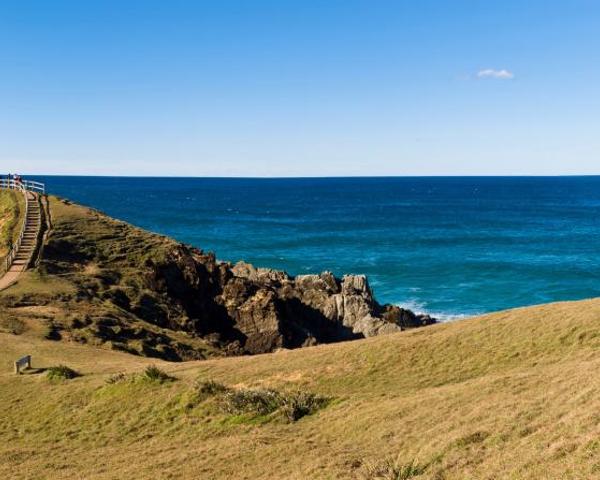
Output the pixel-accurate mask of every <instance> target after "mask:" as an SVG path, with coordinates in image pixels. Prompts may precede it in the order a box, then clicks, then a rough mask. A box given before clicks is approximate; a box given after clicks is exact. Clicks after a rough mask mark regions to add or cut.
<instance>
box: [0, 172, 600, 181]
mask: <svg viewBox="0 0 600 480" xmlns="http://www.w3.org/2000/svg"><path fill="white" fill-rule="evenodd" d="M11 174H13V173H12V172H11ZM5 175H6V174H5ZM5 175H2V176H5ZM21 175H22V176H23V177H36V176H38V177H84V178H85V177H88V178H174V179H192V178H197V179H219V180H228V179H231V180H286V179H288V180H294V179H296V180H301V179H346V178H560V177H600V173H583V174H579V173H568V174H502V175H496V174H468V175H437V174H435V175H297V176H259V175H253V176H250V175H248V176H246V175H205V176H202V175H111V174H86V175H82V174H73V173H68V174H62V173H35V174H32V173H23V174H21Z"/></svg>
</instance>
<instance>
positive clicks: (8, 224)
mask: <svg viewBox="0 0 600 480" xmlns="http://www.w3.org/2000/svg"><path fill="white" fill-rule="evenodd" d="M24 207H25V200H24V199H23V196H22V195H21V194H20V193H17V192H14V191H12V190H4V189H0V260H1V259H3V258H4V257H6V255H7V254H8V248H9V246H10V244H11V243H12V242H14V241H15V240H16V239H17V237H18V235H19V233H20V232H19V229H18V228H17V227H19V226H20V225H21V222H22V221H23V215H24V214H25V208H24Z"/></svg>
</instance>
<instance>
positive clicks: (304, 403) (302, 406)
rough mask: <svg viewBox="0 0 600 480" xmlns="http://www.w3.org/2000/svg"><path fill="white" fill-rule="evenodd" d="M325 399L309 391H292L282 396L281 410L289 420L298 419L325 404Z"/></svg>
mask: <svg viewBox="0 0 600 480" xmlns="http://www.w3.org/2000/svg"><path fill="white" fill-rule="evenodd" d="M326 403H327V400H326V399H325V398H324V397H320V396H318V395H315V394H314V393H311V392H300V391H298V392H292V393H289V394H287V395H285V396H283V397H282V402H281V412H282V413H283V415H284V417H285V418H287V419H288V420H289V421H290V422H295V421H297V420H300V419H301V418H302V417H304V416H306V415H310V414H311V413H314V412H316V411H317V410H318V409H320V408H321V407H323V406H325V404H326Z"/></svg>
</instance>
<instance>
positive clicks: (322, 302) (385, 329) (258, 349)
mask: <svg viewBox="0 0 600 480" xmlns="http://www.w3.org/2000/svg"><path fill="white" fill-rule="evenodd" d="M153 272H154V277H153V279H152V284H153V286H154V288H155V289H156V288H157V287H158V286H159V285H160V286H162V288H163V289H164V291H165V293H166V294H167V295H168V296H169V298H170V299H172V300H174V301H176V302H177V303H178V304H179V306H180V307H181V309H182V310H183V311H185V313H186V317H187V318H189V319H190V323H189V324H178V325H170V328H183V329H190V330H191V331H193V332H200V333H202V334H205V335H206V334H212V335H213V337H214V338H217V339H218V341H219V342H221V343H224V344H227V346H228V348H229V350H230V351H235V352H238V353H264V352H270V351H273V350H276V349H278V348H297V347H302V346H307V345H315V344H318V343H329V342H337V341H342V340H350V339H356V338H363V337H370V336H373V335H380V334H386V333H393V332H399V331H401V330H404V329H407V328H415V327H421V326H425V325H430V324H432V323H435V319H433V318H431V317H429V316H428V315H417V314H415V313H413V312H411V311H410V310H406V309H402V308H400V307H397V306H394V305H384V306H382V305H379V304H378V303H377V302H376V301H375V299H374V298H373V293H372V291H371V289H370V287H369V284H368V281H367V278H366V277H365V276H364V275H345V276H344V277H343V278H342V279H339V278H336V277H335V276H334V275H333V274H332V273H330V272H323V273H321V274H319V275H299V276H296V277H291V276H289V275H287V274H286V273H285V272H281V271H276V270H271V269H265V268H255V267H253V266H252V265H250V264H247V263H245V262H239V263H237V264H236V265H234V266H232V265H231V264H229V263H225V262H218V261H217V260H216V259H215V257H214V256H213V255H212V254H208V255H206V254H203V253H202V252H201V251H199V250H196V249H189V250H187V251H186V249H183V248H182V249H181V250H180V251H179V254H178V255H176V256H173V257H172V259H171V260H169V261H168V262H167V263H166V264H161V265H156V266H155V267H154V269H153ZM148 320H150V321H151V319H150V318H149V319H148Z"/></svg>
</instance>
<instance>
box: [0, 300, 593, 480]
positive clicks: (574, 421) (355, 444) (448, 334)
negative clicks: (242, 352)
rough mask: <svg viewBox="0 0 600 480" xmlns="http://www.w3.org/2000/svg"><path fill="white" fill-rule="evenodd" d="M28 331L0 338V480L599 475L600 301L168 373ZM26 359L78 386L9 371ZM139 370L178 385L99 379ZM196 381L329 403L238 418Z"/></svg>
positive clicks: (169, 367) (179, 367)
mask: <svg viewBox="0 0 600 480" xmlns="http://www.w3.org/2000/svg"><path fill="white" fill-rule="evenodd" d="M27 326H28V328H29V329H28V330H27V331H26V332H25V333H23V334H22V335H18V336H16V335H10V334H0V365H1V366H2V373H1V374H0V405H2V410H3V414H2V415H0V477H2V478H11V479H24V478H31V479H33V478H36V479H37V478H65V479H67V478H68V479H72V478H86V479H88V478H94V479H109V478H110V479H117V478H136V479H145V478H148V479H150V478H152V479H154V478H193V479H217V478H236V479H237V478H240V479H243V478H246V479H255V478H264V479H274V478H275V479H305V478H324V479H327V478H343V479H346V478H369V472H374V471H376V470H377V469H376V468H371V469H368V468H366V467H365V465H367V464H370V465H373V464H374V465H376V466H377V465H383V464H384V462H386V461H389V462H390V464H394V463H397V464H398V465H409V464H411V463H413V464H415V465H418V466H419V468H418V469H415V471H416V472H417V473H418V472H421V471H423V473H422V474H419V475H418V476H416V477H412V478H419V479H421V478H423V479H465V478H473V479H498V478H507V479H524V478H531V479H592V478H600V375H598V371H600V299H596V300H587V301H582V302H572V303H559V304H551V305H544V306H539V307H532V308H527V309H517V310H512V311H507V312H500V313H497V314H492V315H487V316H483V317H479V318H474V319H470V320H465V321H460V322H455V323H451V324H443V325H437V326H433V327H428V328H424V329H419V330H414V331H409V332H403V333H400V334H395V335H389V336H385V337H378V338H371V339H366V340H360V341H355V342H348V343H342V344H336V345H324V346H318V347H312V348H306V349H300V350H294V351H282V352H278V353H275V354H270V355H260V356H255V357H239V358H225V359H215V360H207V361H203V362H188V363H178V364H177V363H167V362H162V361H157V360H156V359H147V358H142V357H135V356H130V355H128V354H125V353H119V352H111V351H108V350H104V349H95V348H93V347H89V346H82V345H75V344H73V345H70V344H65V343H62V342H51V341H47V340H42V339H41V338H40V332H39V331H38V330H36V328H35V323H32V324H29V325H27ZM25 353H30V354H32V355H33V362H34V367H48V366H51V365H58V364H65V365H67V366H69V367H72V368H74V369H75V370H77V371H78V372H81V373H83V376H82V377H79V378H76V379H74V380H69V381H65V382H62V383H61V382H58V383H57V382H48V381H47V380H46V378H44V376H43V374H31V375H22V376H19V377H17V376H15V375H12V374H11V373H10V372H11V362H12V361H13V360H14V359H16V358H17V357H19V356H20V355H22V354H25ZM150 364H156V365H157V366H159V367H160V368H162V369H164V370H166V371H167V372H168V373H169V374H171V375H174V376H175V377H177V379H178V380H177V381H175V382H167V383H164V384H156V385H152V384H144V383H136V382H122V383H117V384H113V385H107V384H106V379H107V378H108V377H109V375H110V374H114V373H117V372H128V373H132V372H140V371H142V370H143V369H144V368H145V367H146V366H148V365H150ZM197 378H202V379H205V380H208V379H214V380H216V381H219V382H222V383H224V384H226V385H229V386H239V387H242V386H243V387H254V386H263V387H271V388H277V389H280V390H288V389H301V390H305V391H311V392H315V393H317V394H320V395H323V396H327V397H329V398H331V399H333V400H332V401H331V402H330V404H329V405H328V406H327V407H326V408H324V409H322V410H320V411H318V412H317V413H315V414H313V415H310V416H308V417H304V418H302V419H301V420H299V421H298V422H295V423H287V422H285V421H282V420H281V419H279V418H275V417H269V418H265V417H251V416H245V417H244V416H237V417H236V416H231V415H227V414H225V413H223V412H222V411H220V410H218V409H217V408H215V405H214V404H213V403H211V402H210V401H204V402H202V401H197V399H195V397H194V382H195V380H196V379H197ZM390 475H391V474H390ZM384 478H402V477H400V476H397V477H394V476H388V477H384Z"/></svg>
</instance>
